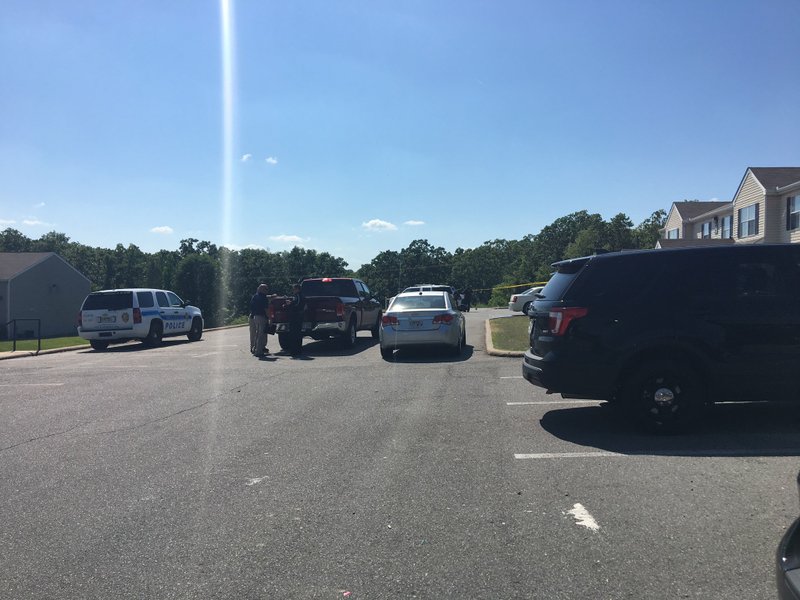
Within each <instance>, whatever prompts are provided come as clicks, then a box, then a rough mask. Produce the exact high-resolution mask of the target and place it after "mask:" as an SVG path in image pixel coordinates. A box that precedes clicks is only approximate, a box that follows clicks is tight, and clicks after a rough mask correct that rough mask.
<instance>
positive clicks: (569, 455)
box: [514, 451, 635, 460]
mask: <svg viewBox="0 0 800 600" xmlns="http://www.w3.org/2000/svg"><path fill="white" fill-rule="evenodd" d="M625 456H627V457H630V456H635V455H633V454H622V453H620V452H603V451H597V452H541V453H538V454H515V455H514V458H516V459H517V460H535V459H547V458H607V457H614V458H617V457H625Z"/></svg>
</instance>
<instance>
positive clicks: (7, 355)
mask: <svg viewBox="0 0 800 600" xmlns="http://www.w3.org/2000/svg"><path fill="white" fill-rule="evenodd" d="M237 327H247V323H244V324H242V325H226V326H224V327H213V328H211V329H204V330H203V333H205V332H207V331H219V330H221V329H236V328H237ZM91 349H92V347H91V346H90V345H89V344H81V345H80V346H65V347H63V348H51V349H49V350H42V351H41V352H36V350H17V351H16V352H0V360H9V359H11V358H23V357H26V356H41V355H42V354H58V353H59V352H74V351H76V350H91Z"/></svg>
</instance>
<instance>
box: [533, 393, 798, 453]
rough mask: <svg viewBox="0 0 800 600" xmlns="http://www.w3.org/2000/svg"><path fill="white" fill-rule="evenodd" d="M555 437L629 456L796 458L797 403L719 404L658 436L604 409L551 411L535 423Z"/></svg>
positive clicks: (606, 408) (592, 407) (581, 408)
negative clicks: (696, 419)
mask: <svg viewBox="0 0 800 600" xmlns="http://www.w3.org/2000/svg"><path fill="white" fill-rule="evenodd" d="M540 423H541V425H542V427H543V428H544V429H545V431H547V432H549V433H551V434H552V435H554V436H555V437H557V438H559V439H562V440H565V441H568V442H571V443H574V444H578V445H580V446H585V447H594V448H597V449H599V450H604V451H608V452H615V453H620V454H632V455H663V456H681V455H688V456H800V405H798V404H784V403H769V404H766V403H746V404H734V403H730V404H722V405H716V406H714V407H713V408H712V409H711V410H710V412H709V414H708V416H707V417H706V418H705V419H703V420H702V422H700V423H698V424H696V425H695V426H693V427H691V428H688V429H686V430H685V431H682V432H678V433H673V434H668V435H658V434H654V433H649V432H647V431H644V430H643V428H642V427H641V426H640V425H639V424H638V423H636V422H634V421H633V420H631V419H628V418H625V417H624V416H623V415H621V414H619V413H618V412H617V411H614V410H612V409H610V408H608V407H606V406H588V407H580V408H565V409H557V410H551V411H549V412H548V413H546V414H545V415H544V416H543V417H542V418H541V420H540Z"/></svg>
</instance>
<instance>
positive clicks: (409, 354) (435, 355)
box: [387, 345, 473, 363]
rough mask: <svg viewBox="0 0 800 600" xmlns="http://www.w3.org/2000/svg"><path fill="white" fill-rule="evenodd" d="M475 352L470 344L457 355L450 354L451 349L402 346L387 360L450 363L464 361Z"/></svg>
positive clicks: (395, 361)
mask: <svg viewBox="0 0 800 600" xmlns="http://www.w3.org/2000/svg"><path fill="white" fill-rule="evenodd" d="M472 354H473V347H472V346H470V345H466V346H464V349H463V350H462V351H461V354H459V355H458V356H455V355H453V354H450V350H449V349H442V348H401V349H400V350H396V351H395V353H394V355H393V356H392V360H390V361H387V362H393V363H436V362H440V363H449V362H464V361H465V360H469V359H470V358H471V357H472Z"/></svg>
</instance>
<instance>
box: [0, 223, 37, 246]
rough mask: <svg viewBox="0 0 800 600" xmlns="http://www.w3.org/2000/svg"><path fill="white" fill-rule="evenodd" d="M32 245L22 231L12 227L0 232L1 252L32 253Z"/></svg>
mask: <svg viewBox="0 0 800 600" xmlns="http://www.w3.org/2000/svg"><path fill="white" fill-rule="evenodd" d="M32 244H33V242H31V240H30V238H28V237H27V236H26V235H25V234H24V233H22V232H21V231H17V230H16V229H12V228H11V227H8V228H7V229H4V230H3V231H0V252H30V251H31V246H32Z"/></svg>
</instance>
